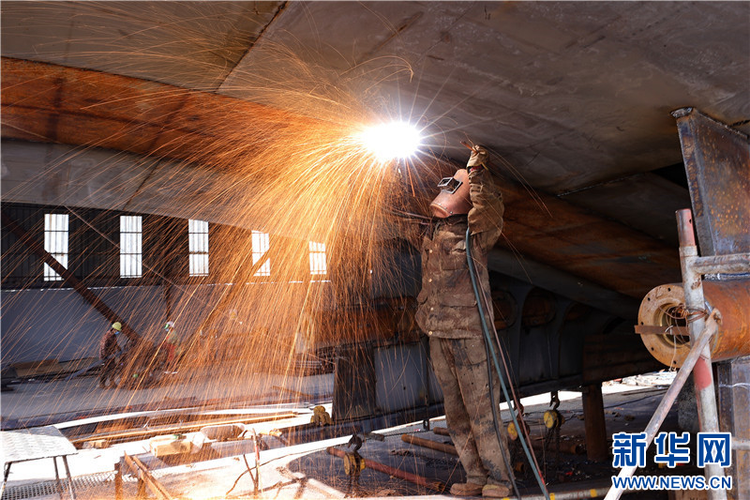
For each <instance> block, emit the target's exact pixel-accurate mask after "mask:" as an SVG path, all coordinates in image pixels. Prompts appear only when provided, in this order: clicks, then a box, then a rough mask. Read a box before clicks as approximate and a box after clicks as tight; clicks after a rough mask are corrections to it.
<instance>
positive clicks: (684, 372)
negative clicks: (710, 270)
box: [556, 310, 718, 500]
mask: <svg viewBox="0 0 750 500" xmlns="http://www.w3.org/2000/svg"><path fill="white" fill-rule="evenodd" d="M716 315H717V312H716V311H715V310H714V311H713V312H711V315H710V316H709V317H708V319H707V320H706V321H705V328H704V329H703V331H702V332H701V333H700V335H698V337H697V338H696V339H695V342H694V343H693V347H692V348H691V349H690V353H689V354H688V356H687V358H685V362H684V363H683V364H682V367H680V370H679V371H678V372H677V376H676V377H675V379H674V381H673V382H672V385H670V386H669V389H667V392H666V393H665V394H664V398H663V399H662V400H661V402H660V403H659V406H658V407H657V408H656V411H654V414H653V416H652V417H651V420H650V421H649V422H648V425H647V426H646V430H645V431H644V432H645V433H646V448H648V447H649V446H650V445H651V442H652V441H653V440H654V437H656V433H657V431H658V430H659V428H660V427H661V424H662V423H663V422H664V419H665V418H667V414H668V413H669V410H670V409H671V408H672V404H673V403H674V402H675V399H677V395H678V394H679V393H680V390H681V389H682V386H683V385H685V381H686V380H687V378H688V376H689V375H690V372H691V371H692V370H693V367H694V366H695V363H696V362H697V361H698V359H699V358H700V357H701V354H702V352H703V351H704V349H706V348H707V346H708V342H709V340H710V339H711V337H712V336H713V335H714V334H715V333H716V332H717V331H718V327H717V324H716ZM636 468H637V467H636V466H634V465H633V466H628V467H623V468H622V469H621V470H620V473H619V474H618V475H617V477H618V478H621V479H624V478H626V477H631V476H632V475H633V473H634V472H635V470H636ZM624 491H625V490H624V489H622V488H615V486H614V484H613V485H612V487H611V488H610V489H609V492H608V493H607V496H606V497H605V498H604V500H617V499H618V498H620V496H621V495H622V494H623V493H624ZM556 498H557V497H556Z"/></svg>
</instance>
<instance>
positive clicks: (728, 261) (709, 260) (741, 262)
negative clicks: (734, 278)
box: [693, 253, 750, 274]
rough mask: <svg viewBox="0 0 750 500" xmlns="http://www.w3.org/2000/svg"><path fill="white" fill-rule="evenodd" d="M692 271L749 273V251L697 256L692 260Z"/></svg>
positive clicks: (699, 272)
mask: <svg viewBox="0 0 750 500" xmlns="http://www.w3.org/2000/svg"><path fill="white" fill-rule="evenodd" d="M693 272H695V273H698V274H720V273H729V274H738V273H750V253H735V254H730V255H712V256H710V257H697V258H696V259H695V260H694V261H693Z"/></svg>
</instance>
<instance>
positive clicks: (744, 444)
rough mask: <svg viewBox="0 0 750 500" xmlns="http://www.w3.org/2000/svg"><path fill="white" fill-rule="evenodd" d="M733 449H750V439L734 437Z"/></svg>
mask: <svg viewBox="0 0 750 500" xmlns="http://www.w3.org/2000/svg"><path fill="white" fill-rule="evenodd" d="M732 449H735V450H742V451H750V441H748V440H746V439H732Z"/></svg>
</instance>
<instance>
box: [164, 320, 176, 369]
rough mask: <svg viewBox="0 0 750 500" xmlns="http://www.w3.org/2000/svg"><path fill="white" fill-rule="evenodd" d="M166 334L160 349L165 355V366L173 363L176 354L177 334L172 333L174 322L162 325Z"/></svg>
mask: <svg viewBox="0 0 750 500" xmlns="http://www.w3.org/2000/svg"><path fill="white" fill-rule="evenodd" d="M164 330H165V331H166V334H165V336H164V340H163V341H162V344H161V347H162V348H163V349H164V350H165V351H166V353H167V365H168V366H169V365H171V364H172V363H174V361H175V358H176V354H177V334H176V333H175V331H174V321H167V323H166V324H165V325H164Z"/></svg>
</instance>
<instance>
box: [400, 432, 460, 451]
mask: <svg viewBox="0 0 750 500" xmlns="http://www.w3.org/2000/svg"><path fill="white" fill-rule="evenodd" d="M401 441H403V442H404V443H409V444H413V445H415V446H422V447H423V448H430V449H431V450H437V451H442V452H443V453H448V454H449V455H458V452H457V451H456V447H455V446H454V445H452V444H445V443H438V442H437V441H432V440H430V439H424V438H421V437H417V436H412V435H411V434H401Z"/></svg>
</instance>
